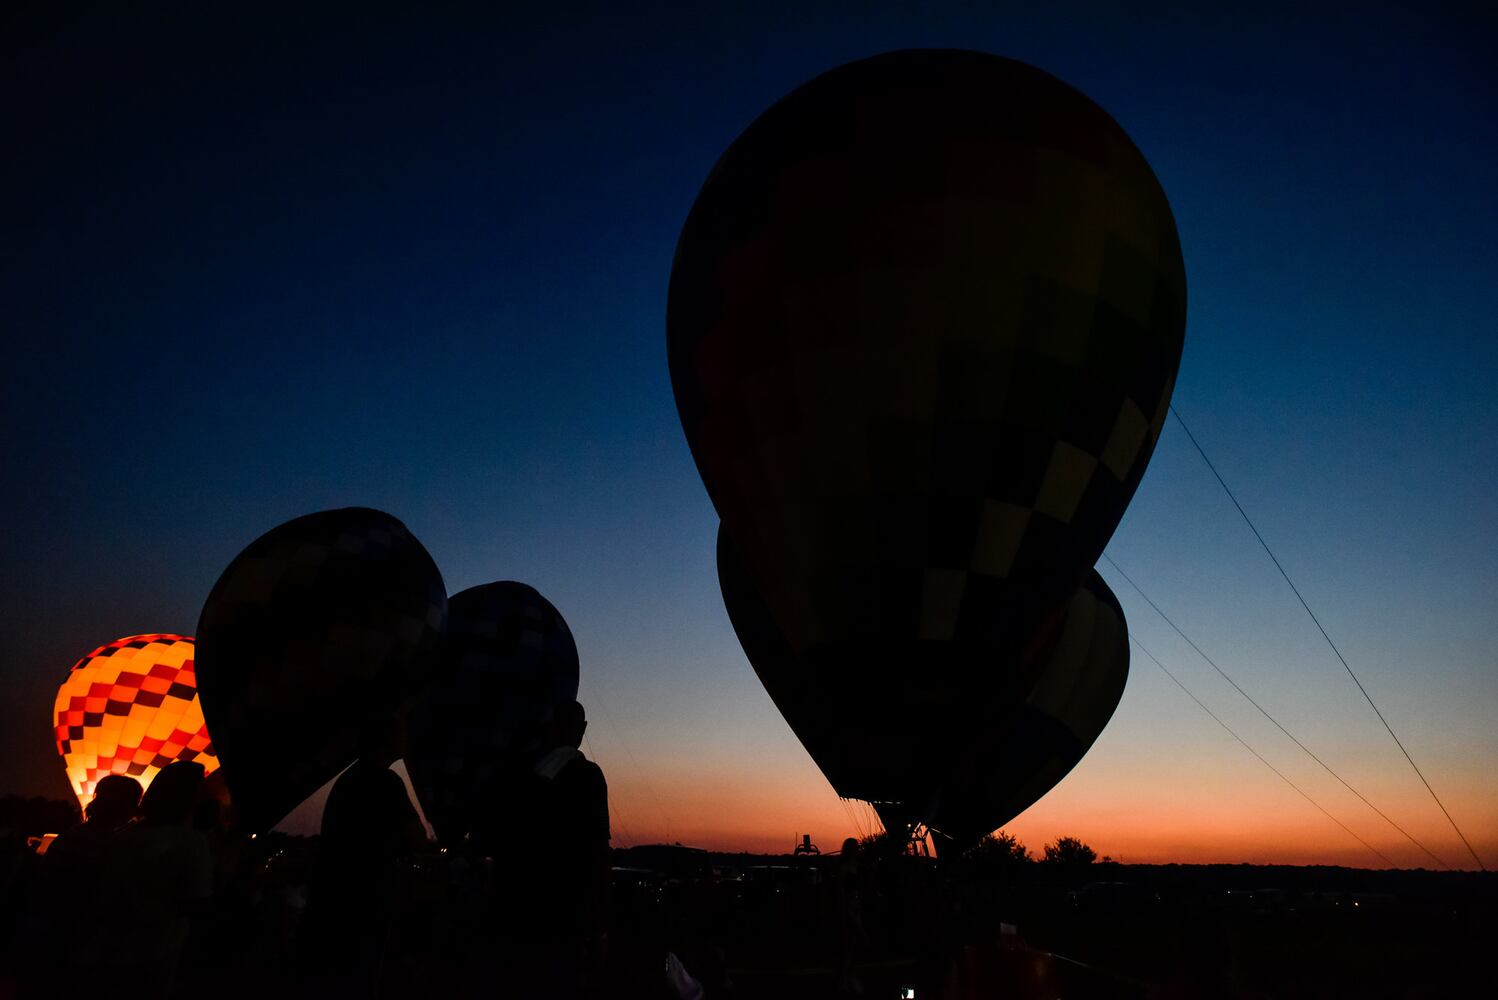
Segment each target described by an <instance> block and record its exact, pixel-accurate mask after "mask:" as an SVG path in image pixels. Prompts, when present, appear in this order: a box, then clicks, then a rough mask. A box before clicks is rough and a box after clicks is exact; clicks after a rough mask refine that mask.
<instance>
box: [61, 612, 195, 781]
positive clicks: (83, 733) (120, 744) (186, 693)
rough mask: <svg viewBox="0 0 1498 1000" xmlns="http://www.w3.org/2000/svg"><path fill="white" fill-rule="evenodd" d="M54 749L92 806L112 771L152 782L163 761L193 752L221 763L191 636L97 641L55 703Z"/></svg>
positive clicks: (187, 756) (190, 756) (189, 757)
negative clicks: (97, 790)
mask: <svg viewBox="0 0 1498 1000" xmlns="http://www.w3.org/2000/svg"><path fill="white" fill-rule="evenodd" d="M55 732H56V735H57V752H58V753H60V754H62V757H63V760H64V761H66V763H67V768H68V779H69V780H70V781H72V783H73V791H74V792H75V793H76V794H77V795H78V804H79V805H80V806H84V807H87V806H88V804H89V802H90V801H92V800H93V797H94V786H95V785H97V784H98V782H99V779H100V778H102V777H104V776H105V775H107V774H128V775H129V776H131V777H132V778H135V779H136V780H138V781H139V782H140V783H141V785H143V786H144V785H149V784H150V783H151V779H153V778H155V777H156V774H157V772H158V771H160V770H161V769H162V768H163V767H165V766H166V765H168V764H170V763H172V762H174V761H179V760H195V761H197V762H198V763H199V764H202V765H203V770H204V771H205V772H207V773H212V772H213V771H214V770H215V769H216V768H217V767H218V757H216V756H215V755H214V753H213V743H212V741H211V740H210V739H209V736H208V727H207V726H206V725H204V723H203V709H202V708H201V707H200V706H199V704H198V686H197V677H196V675H195V674H194V672H193V640H192V638H191V637H190V636H183V635H132V636H127V637H126V638H124V639H117V640H115V641H114V642H111V643H109V644H108V645H106V646H100V647H99V648H98V649H96V650H94V651H93V652H92V653H90V654H88V655H87V656H85V657H84V658H83V659H81V660H79V661H78V662H77V663H75V664H74V665H73V669H72V670H71V671H69V672H68V676H67V679H66V680H65V681H63V682H62V687H60V688H58V689H57V704H56V706H55Z"/></svg>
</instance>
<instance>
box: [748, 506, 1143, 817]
mask: <svg viewBox="0 0 1498 1000" xmlns="http://www.w3.org/2000/svg"><path fill="white" fill-rule="evenodd" d="M718 580H719V583H720V585H721V587H722V590H723V603H724V605H725V606H726V607H727V609H728V617H729V621H730V622H732V624H733V628H734V632H735V633H736V634H737V636H738V638H739V643H740V644H741V645H742V646H743V647H744V653H745V655H746V656H747V657H748V658H749V663H750V664H751V665H752V666H753V667H754V670H755V672H756V673H757V674H758V675H759V677H760V680H761V681H763V683H764V685H765V689H766V691H768V692H769V695H770V697H771V699H772V700H773V701H774V702H775V707H776V708H778V709H779V710H780V713H781V714H782V715H783V716H785V719H786V722H787V723H789V724H790V727H791V729H792V730H793V731H795V733H796V735H797V736H798V737H799V738H800V739H801V742H802V743H803V744H804V745H805V747H806V749H807V752H808V753H810V754H811V756H812V759H813V760H815V761H816V763H817V766H818V767H819V768H821V770H822V773H823V774H825V775H826V776H827V779H828V780H829V781H830V782H831V783H832V786H833V788H834V789H835V790H836V791H837V793H838V794H839V795H841V796H843V797H844V798H858V799H865V800H867V801H869V802H871V803H873V805H874V807H875V809H876V810H878V812H879V814H880V816H881V818H882V819H883V821H884V823H885V826H886V827H887V828H889V829H892V830H894V829H899V828H901V826H903V825H907V824H911V823H916V822H919V823H924V824H925V825H926V826H928V827H930V828H931V829H932V830H933V831H936V832H937V833H940V834H942V835H943V836H945V837H946V838H948V839H950V840H952V841H956V842H959V843H970V842H974V841H976V840H977V838H978V837H980V836H982V835H983V834H985V833H988V832H990V831H992V830H994V829H996V828H998V827H1000V826H1002V825H1003V824H1004V823H1006V822H1008V821H1009V820H1010V819H1012V818H1014V817H1015V816H1017V815H1019V814H1020V813H1021V812H1023V811H1024V810H1025V809H1027V808H1029V806H1031V805H1032V804H1033V803H1034V802H1036V801H1037V800H1038V799H1039V798H1040V797H1041V796H1042V795H1044V794H1045V793H1046V792H1048V791H1050V789H1051V788H1053V787H1054V786H1055V785H1056V784H1057V783H1058V782H1060V781H1061V779H1062V778H1064V777H1065V776H1066V775H1067V773H1069V772H1070V771H1071V769H1072V768H1073V767H1075V766H1076V765H1077V763H1078V762H1079V761H1081V759H1082V757H1083V755H1085V754H1086V753H1087V751H1088V749H1090V748H1091V746H1092V744H1093V743H1094V742H1095V741H1096V740H1097V738H1098V736H1099V735H1101V733H1102V731H1103V728H1104V727H1105V726H1106V725H1107V724H1108V720H1109V719H1111V718H1112V717H1113V712H1114V710H1115V709H1117V707H1118V703H1119V700H1120V699H1121V698H1122V697H1123V690H1124V684H1125V682H1126V681H1127V679H1128V673H1129V646H1128V626H1127V625H1126V624H1125V619H1124V613H1123V609H1122V608H1121V607H1120V606H1119V604H1118V600H1117V598H1115V597H1114V595H1113V592H1112V591H1111V590H1110V589H1109V588H1108V585H1107V584H1106V583H1105V582H1104V581H1103V579H1102V577H1100V576H1098V574H1097V573H1096V571H1094V572H1091V573H1089V574H1088V577H1087V580H1086V582H1085V583H1084V584H1083V585H1082V586H1081V587H1079V588H1077V590H1076V591H1074V592H1073V594H1072V596H1071V599H1070V600H1069V601H1068V602H1067V605H1066V607H1065V609H1064V613H1063V614H1062V615H1060V616H1055V617H1054V618H1053V619H1052V620H1050V621H1048V622H1044V623H1041V624H1040V625H1038V626H1037V628H1036V630H1035V633H1034V634H1033V635H1032V642H1031V649H1030V650H1029V651H1028V655H1030V656H1032V657H1034V658H1035V659H1036V662H1037V663H1038V665H1039V666H1038V670H1037V671H1035V675H1036V680H1035V681H1034V683H1033V685H1032V687H1031V689H1030V690H1029V692H1028V693H1027V694H1026V695H1025V697H1024V698H1023V699H1022V700H1021V701H1019V702H1018V703H1005V702H1000V701H988V702H985V703H983V704H982V705H981V706H980V708H981V711H977V710H975V709H974V706H971V705H965V704H962V703H961V702H960V698H961V696H962V695H963V694H964V693H965V692H964V691H963V688H962V687H961V685H960V683H959V682H960V678H948V680H949V682H950V683H951V694H949V696H948V698H946V699H945V700H937V701H935V702H924V701H920V700H912V698H911V693H912V691H920V690H922V686H921V685H912V684H910V683H908V676H909V675H910V674H912V673H915V672H917V671H918V670H920V669H921V668H920V666H919V665H916V664H911V665H910V666H909V667H908V668H907V670H906V671H904V672H900V673H893V674H887V675H878V674H873V673H871V674H870V675H869V676H867V677H866V678H864V680H863V682H862V683H860V684H856V685H851V686H846V685H845V686H839V685H829V684H826V683H823V682H822V681H823V678H822V677H821V676H820V675H819V673H818V672H817V671H816V670H815V669H813V668H812V667H811V666H810V665H808V664H807V663H806V662H805V661H804V660H803V659H801V657H800V654H797V653H796V652H795V651H794V650H792V649H791V647H790V645H789V644H788V643H787V642H786V641H785V638H784V637H783V636H782V635H781V634H780V632H779V628H778V626H777V625H776V623H775V621H774V619H773V618H772V617H771V616H770V614H769V612H768V611H767V609H766V608H765V607H764V605H763V603H762V602H761V601H760V599H759V595H758V593H757V592H756V591H755V589H754V587H753V584H752V581H750V580H749V578H748V576H747V572H746V570H745V569H744V566H743V561H742V560H740V559H739V558H738V556H737V554H736V553H735V552H734V550H733V549H732V547H731V545H730V543H729V542H728V541H727V536H726V534H725V533H724V532H723V531H722V530H721V529H720V530H719V532H718Z"/></svg>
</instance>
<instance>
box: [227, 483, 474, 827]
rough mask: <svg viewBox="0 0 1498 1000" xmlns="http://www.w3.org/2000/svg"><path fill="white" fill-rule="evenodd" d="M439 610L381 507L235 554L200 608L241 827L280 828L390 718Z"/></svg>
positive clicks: (441, 592) (293, 528)
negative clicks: (363, 735) (366, 732)
mask: <svg viewBox="0 0 1498 1000" xmlns="http://www.w3.org/2000/svg"><path fill="white" fill-rule="evenodd" d="M446 615H447V593H446V590H445V588H444V587H443V583H442V576H441V574H440V573H438V571H437V567H436V564H434V563H433V562H432V557H431V556H430V555H428V554H427V551H426V549H425V548H423V547H422V545H421V543H420V542H419V541H417V540H416V538H415V536H413V535H412V534H411V532H410V531H409V530H407V528H406V526H405V525H404V524H402V523H401V522H400V521H398V520H396V519H395V518H393V517H391V516H390V515H389V514H385V513H382V512H380V511H376V510H369V509H366V508H361V507H350V508H345V509H342V510H330V511H323V512H321V513H318V514H309V515H307V516H306V517H299V518H297V519H295V520H293V521H288V522H287V523H285V524H283V525H281V526H280V527H278V528H274V529H272V530H271V531H269V532H267V533H266V534H265V535H262V536H261V537H260V538H258V539H256V540H255V541H254V542H252V543H250V545H249V546H248V547H247V548H246V549H245V550H244V551H243V552H241V553H240V554H239V555H238V556H237V557H235V559H234V561H233V562H231V563H230V564H229V567H228V568H227V569H226V570H224V573H223V575H222V576H221V577H219V580H218V582H217V583H216V584H214V587H213V590H212V592H211V593H210V594H209V595H208V600H207V601H206V602H205V603H204V605H203V612H202V615H201V617H200V618H199V621H198V664H199V683H200V685H201V688H202V692H203V710H204V712H205V713H206V715H207V718H208V722H209V725H210V726H211V727H212V729H213V734H214V740H215V745H216V747H217V749H218V752H219V755H220V757H221V759H222V761H223V768H224V777H225V779H226V781H227V783H228V786H229V792H230V794H231V795H232V797H233V799H234V804H235V807H236V808H237V810H238V812H239V817H240V821H241V822H242V823H243V824H244V826H245V827H246V828H247V829H251V830H264V829H267V828H269V827H271V826H272V825H274V824H275V823H276V822H278V821H279V820H280V819H281V818H282V817H284V816H285V815H286V814H287V813H288V812H289V811H291V809H293V808H294V807H295V806H296V805H297V804H299V803H300V802H302V801H303V800H304V799H306V798H307V796H309V795H311V794H312V793H313V792H315V791H317V789H318V788H319V787H321V786H322V785H323V784H324V783H326V782H327V781H329V780H330V779H331V778H333V777H334V776H335V775H337V774H338V772H339V771H341V770H342V769H343V768H344V767H346V766H347V765H348V764H350V763H351V762H352V761H353V760H354V757H355V755H356V753H357V751H358V742H359V739H360V734H361V732H362V731H364V730H365V729H366V728H367V727H375V726H380V725H382V724H383V723H385V722H387V721H388V720H390V719H392V718H394V717H395V716H396V715H397V714H398V713H399V711H400V710H401V709H402V707H403V703H404V702H405V701H406V700H407V699H408V698H410V697H411V696H412V695H413V694H414V693H415V692H416V690H417V689H418V688H419V687H420V684H421V682H422V680H423V672H424V670H425V669H426V667H427V665H428V660H429V658H430V657H431V655H432V653H433V652H434V651H435V649H436V646H437V640H438V638H439V636H440V635H441V632H442V628H443V623H444V619H445V618H446Z"/></svg>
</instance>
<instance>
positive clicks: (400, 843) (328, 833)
mask: <svg viewBox="0 0 1498 1000" xmlns="http://www.w3.org/2000/svg"><path fill="white" fill-rule="evenodd" d="M401 748H402V740H401V734H400V730H399V725H398V723H397V722H396V721H394V720H385V721H382V722H380V723H378V724H375V725H372V726H370V727H368V728H366V729H365V730H364V732H363V733H362V734H361V736H360V744H359V758H358V760H356V761H355V762H354V763H353V764H351V765H349V767H348V769H347V770H345V771H344V772H343V774H341V775H339V777H338V780H337V781H335V782H334V783H333V788H332V790H331V791H329V793H328V801H327V805H326V806H325V807H324V808H323V816H322V835H321V838H320V842H319V844H318V851H317V863H316V868H315V870H314V872H313V876H312V882H311V885H310V886H309V898H308V901H307V917H306V933H305V935H304V938H303V942H302V944H303V954H304V957H305V959H306V966H307V968H306V973H307V975H306V977H305V984H306V986H307V987H308V995H314V994H315V995H325V994H327V993H329V992H331V993H334V994H336V995H338V996H348V997H360V996H364V997H372V996H374V995H375V994H376V993H377V992H378V990H379V984H380V979H381V975H382V972H383V965H384V955H385V950H386V945H387V943H388V940H389V936H390V928H391V925H392V922H393V920H394V917H395V913H396V910H397V909H398V907H399V903H400V896H401V862H402V860H403V859H404V858H406V857H407V856H409V855H411V854H414V853H416V852H417V851H419V850H421V849H422V848H423V847H424V846H425V844H426V831H425V829H424V828H423V827H422V825H421V819H420V817H419V815H418V814H417V812H416V807H415V806H413V805H412V804H411V797H410V795H409V794H408V793H407V791H406V786H405V783H404V782H403V781H401V779H400V775H398V774H396V773H395V772H394V771H392V770H391V769H390V765H391V764H393V763H394V762H395V761H396V760H397V759H399V757H400V755H401Z"/></svg>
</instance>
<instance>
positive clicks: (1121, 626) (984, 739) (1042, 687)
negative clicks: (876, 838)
mask: <svg viewBox="0 0 1498 1000" xmlns="http://www.w3.org/2000/svg"><path fill="white" fill-rule="evenodd" d="M1128 677H1129V628H1128V624H1127V622H1126V620H1125V618H1124V613H1123V608H1122V607H1120V606H1119V603H1118V598H1117V597H1115V596H1114V594H1113V591H1112V590H1111V589H1109V587H1108V585H1107V584H1106V583H1105V582H1104V581H1103V578H1102V577H1100V576H1098V574H1097V573H1096V571H1094V572H1092V573H1090V574H1089V575H1088V578H1087V581H1086V583H1084V584H1083V585H1082V586H1081V587H1079V588H1077V590H1076V592H1075V593H1074V594H1073V595H1072V599H1071V601H1070V602H1069V603H1068V605H1067V613H1066V620H1065V622H1064V623H1063V624H1062V626H1061V629H1060V632H1059V633H1058V634H1057V635H1056V636H1055V639H1054V641H1053V642H1051V643H1050V644H1049V648H1048V654H1047V656H1046V660H1045V666H1044V667H1042V668H1041V671H1040V676H1039V679H1038V680H1037V681H1036V682H1035V686H1034V688H1032V689H1031V691H1030V693H1029V695H1028V696H1027V697H1026V698H1025V701H1024V702H1023V704H1021V705H1020V706H1019V708H1018V709H1017V710H1016V711H1014V712H1013V713H1011V714H1010V715H1009V716H1008V717H1007V718H1003V719H1000V720H996V722H995V724H994V725H992V726H990V727H988V728H986V729H985V730H984V731H982V732H979V733H977V734H974V735H975V738H974V740H973V742H972V746H971V748H970V749H969V751H968V753H967V754H966V756H965V757H963V758H961V759H960V760H958V761H954V762H952V764H953V765H954V766H951V767H949V768H948V770H947V772H946V774H945V777H944V784H943V786H942V790H941V794H940V797H939V799H938V800H937V801H936V803H935V805H934V807H933V808H932V811H931V815H930V820H929V825H930V826H931V827H932V828H933V829H935V830H938V831H940V832H941V833H942V834H943V835H945V836H946V837H947V838H948V839H950V840H952V841H954V842H956V843H957V844H959V845H965V844H971V843H974V842H976V841H977V839H978V838H979V837H981V836H983V835H984V834H986V833H990V832H992V831H993V830H995V829H997V828H998V827H1001V826H1003V825H1004V824H1005V823H1007V822H1009V821H1010V820H1011V819H1013V818H1014V817H1016V816H1018V815H1019V814H1020V813H1022V812H1024V811H1025V810H1026V809H1028V808H1030V806H1032V805H1034V804H1035V803H1036V802H1038V801H1039V800H1040V798H1041V797H1042V796H1044V795H1045V794H1046V793H1047V792H1049V791H1050V790H1051V789H1052V788H1054V787H1056V785H1057V784H1059V783H1060V782H1061V779H1062V778H1065V777H1066V776H1067V774H1069V773H1070V772H1071V770H1072V768H1074V767H1076V766H1077V764H1078V763H1079V762H1081V760H1082V758H1083V756H1085V755H1086V753H1087V751H1088V750H1090V749H1091V748H1092V745H1093V743H1095V742H1096V741H1097V738H1098V737H1099V736H1100V735H1102V732H1103V729H1104V728H1105V727H1106V726H1107V724H1108V720H1109V719H1111V718H1112V717H1113V713H1114V711H1115V710H1116V709H1117V708H1118V703H1119V701H1120V700H1121V699H1122V698H1123V692H1124V686H1125V684H1126V683H1127V681H1128Z"/></svg>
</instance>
